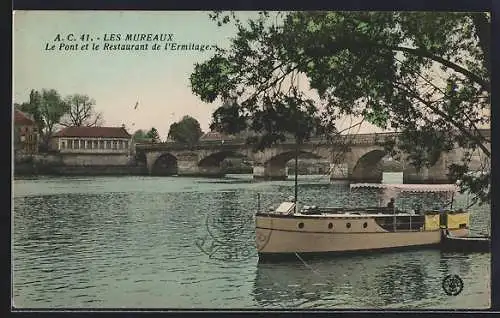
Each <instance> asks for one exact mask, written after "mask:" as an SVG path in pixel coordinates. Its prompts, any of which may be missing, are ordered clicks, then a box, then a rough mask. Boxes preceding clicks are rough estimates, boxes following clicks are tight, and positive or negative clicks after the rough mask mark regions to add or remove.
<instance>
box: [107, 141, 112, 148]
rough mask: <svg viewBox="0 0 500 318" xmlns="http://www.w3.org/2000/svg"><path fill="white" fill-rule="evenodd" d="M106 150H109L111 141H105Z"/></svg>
mask: <svg viewBox="0 0 500 318" xmlns="http://www.w3.org/2000/svg"><path fill="white" fill-rule="evenodd" d="M106 149H111V140H106Z"/></svg>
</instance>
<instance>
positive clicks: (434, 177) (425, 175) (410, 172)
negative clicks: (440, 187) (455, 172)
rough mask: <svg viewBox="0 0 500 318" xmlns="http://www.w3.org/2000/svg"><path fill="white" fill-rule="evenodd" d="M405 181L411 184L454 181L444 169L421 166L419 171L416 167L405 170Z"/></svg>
mask: <svg viewBox="0 0 500 318" xmlns="http://www.w3.org/2000/svg"><path fill="white" fill-rule="evenodd" d="M403 183H409V184H447V183H453V181H452V180H450V178H449V177H448V176H447V175H446V172H444V171H432V169H428V168H421V169H420V171H417V169H416V168H414V167H408V168H405V169H404V170H403Z"/></svg>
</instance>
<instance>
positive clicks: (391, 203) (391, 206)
mask: <svg viewBox="0 0 500 318" xmlns="http://www.w3.org/2000/svg"><path fill="white" fill-rule="evenodd" d="M387 207H388V208H393V209H394V198H391V201H389V203H387Z"/></svg>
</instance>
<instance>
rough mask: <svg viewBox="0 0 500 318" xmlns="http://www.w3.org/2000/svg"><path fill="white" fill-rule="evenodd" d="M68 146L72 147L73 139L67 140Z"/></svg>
mask: <svg viewBox="0 0 500 318" xmlns="http://www.w3.org/2000/svg"><path fill="white" fill-rule="evenodd" d="M68 148H69V149H73V140H71V139H70V140H68Z"/></svg>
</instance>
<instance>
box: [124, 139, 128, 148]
mask: <svg viewBox="0 0 500 318" xmlns="http://www.w3.org/2000/svg"><path fill="white" fill-rule="evenodd" d="M125 149H128V140H127V141H125Z"/></svg>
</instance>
